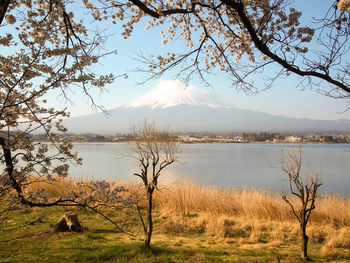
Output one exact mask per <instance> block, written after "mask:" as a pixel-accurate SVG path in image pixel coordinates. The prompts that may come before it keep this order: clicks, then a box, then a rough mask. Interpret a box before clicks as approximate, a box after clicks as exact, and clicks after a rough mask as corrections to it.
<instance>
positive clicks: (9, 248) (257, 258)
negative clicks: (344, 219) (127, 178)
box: [0, 207, 350, 263]
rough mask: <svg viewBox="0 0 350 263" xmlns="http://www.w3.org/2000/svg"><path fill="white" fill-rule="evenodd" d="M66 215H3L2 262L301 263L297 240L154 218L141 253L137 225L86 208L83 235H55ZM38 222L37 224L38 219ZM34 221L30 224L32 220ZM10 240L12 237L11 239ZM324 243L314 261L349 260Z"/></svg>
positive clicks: (57, 211) (27, 211)
mask: <svg viewBox="0 0 350 263" xmlns="http://www.w3.org/2000/svg"><path fill="white" fill-rule="evenodd" d="M64 212H65V210H64V209H61V208H49V209H39V208H22V207H18V208H17V209H15V210H13V211H11V212H9V213H7V214H4V215H3V216H5V217H7V220H6V223H5V224H3V225H2V226H1V230H2V231H1V232H0V262H35V263H37V262H43V263H45V262H50V263H51V262H123V263H124V262H127V263H132V262H135V263H136V262H137V263H139V262H147V263H148V262H243V263H244V262H259V263H263V262H269V263H270V262H302V261H301V260H300V256H299V244H298V240H292V241H289V242H288V243H287V244H284V245H283V246H281V247H279V248H268V247H266V246H263V245H264V244H265V243H266V242H268V241H271V240H268V237H265V236H264V237H263V240H262V241H261V243H259V244H262V245H261V246H259V244H257V245H258V246H256V244H248V245H246V246H243V245H240V243H239V241H238V238H236V237H233V238H229V239H225V240H224V239H223V240H218V239H217V238H215V237H212V236H209V235H207V234H206V233H205V231H204V232H202V231H199V232H198V233H194V232H193V233H189V234H186V235H185V234H181V233H177V232H176V231H175V232H171V231H164V229H166V227H164V226H162V224H163V223H165V222H166V220H164V219H161V218H160V217H159V216H158V218H156V220H155V221H156V222H157V223H156V224H155V233H154V236H153V239H152V248H151V249H150V250H149V251H144V250H143V249H142V239H143V236H142V232H141V227H140V224H139V222H137V221H135V222H133V231H134V232H135V234H136V236H135V237H131V236H128V235H126V234H123V233H119V232H117V231H115V230H114V228H113V226H112V225H111V224H110V223H108V222H107V221H105V220H103V219H102V218H101V217H99V216H98V215H96V214H94V213H92V212H90V211H87V210H76V212H77V213H78V215H79V220H80V221H81V224H82V225H83V227H85V228H86V230H85V231H84V232H83V233H52V232H51V231H50V229H51V227H50V226H52V225H53V224H54V223H55V222H57V221H58V219H59V218H60V217H61V215H62V214H63V213H64ZM39 217H40V218H41V220H40V221H35V220H36V219H38V218H39ZM31 221H35V223H33V224H30V225H27V223H28V222H31ZM10 239H13V240H11V241H9V240H10ZM320 249H321V244H313V243H311V244H310V249H309V254H310V257H311V259H312V260H313V262H337V261H342V262H346V261H350V252H349V251H346V250H344V254H343V255H342V257H341V258H335V257H322V256H321V254H320Z"/></svg>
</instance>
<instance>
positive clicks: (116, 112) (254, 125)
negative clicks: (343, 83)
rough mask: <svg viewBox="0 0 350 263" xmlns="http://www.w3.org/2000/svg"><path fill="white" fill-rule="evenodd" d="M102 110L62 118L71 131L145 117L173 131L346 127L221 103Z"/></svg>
mask: <svg viewBox="0 0 350 263" xmlns="http://www.w3.org/2000/svg"><path fill="white" fill-rule="evenodd" d="M109 113H110V116H109V117H106V116H105V115H104V114H103V113H98V114H93V115H86V116H80V117H75V118H70V119H68V120H65V121H64V124H65V125H66V126H67V128H68V129H69V131H70V132H73V133H83V132H91V133H99V134H111V133H117V132H118V133H127V132H129V131H130V128H131V127H132V126H133V125H138V124H141V123H142V122H143V121H144V120H145V119H147V120H148V121H152V122H153V121H154V122H155V123H156V124H157V125H158V126H161V127H164V126H168V127H169V128H170V130H171V131H174V132H201V131H210V132H230V131H237V132H240V131H251V132H257V131H281V132H313V131H314V132H332V131H338V132H340V131H344V132H349V131H350V121H348V120H336V121H332V120H315V119H307V118H287V117H284V116H276V115H270V114H267V113H263V112H258V111H252V110H244V109H238V108H234V107H224V106H215V107H214V106H207V105H192V104H177V105H174V106H171V107H166V108H157V107H156V108H152V107H151V106H139V107H130V106H123V107H118V108H115V109H113V110H111V111H109Z"/></svg>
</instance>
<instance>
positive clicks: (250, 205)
mask: <svg viewBox="0 0 350 263" xmlns="http://www.w3.org/2000/svg"><path fill="white" fill-rule="evenodd" d="M122 185H123V186H124V187H127V188H128V189H129V190H130V193H131V194H132V195H133V196H134V197H135V198H137V199H138V200H139V202H140V203H141V205H142V204H145V203H146V202H145V201H146V200H145V199H144V195H143V187H142V186H138V185H136V184H133V183H125V182H123V183H122ZM75 187H76V186H75V180H73V179H63V180H62V179H61V180H58V181H57V183H55V184H46V183H35V184H33V185H31V188H32V189H35V188H45V189H46V190H47V191H48V192H49V193H50V195H51V196H53V197H65V196H66V195H68V193H69V192H70V191H71V190H73V189H75ZM296 201H297V200H294V202H296ZM154 209H155V211H156V212H157V215H158V216H159V218H161V223H157V224H158V228H157V229H158V231H160V232H163V233H167V234H170V235H174V236H178V235H186V234H200V233H206V234H207V235H209V236H211V237H213V238H216V239H217V240H221V241H222V243H231V242H237V243H238V244H239V245H240V246H241V247H251V246H255V245H258V246H260V247H264V248H276V247H281V246H283V245H284V244H287V243H288V242H289V241H291V240H295V239H296V238H298V235H299V225H298V223H297V221H296V219H295V217H294V215H293V214H292V212H291V210H290V207H289V206H288V205H287V204H286V203H285V201H284V200H283V199H282V198H281V193H279V192H273V191H261V190H257V189H254V188H245V189H243V190H239V189H236V188H220V187H216V186H201V185H198V184H195V183H193V182H188V181H183V182H179V183H175V184H172V185H167V186H166V187H163V188H162V189H161V190H160V191H156V192H155V194H154ZM307 232H308V235H309V237H310V242H312V243H317V244H321V245H322V249H321V254H322V255H323V256H336V257H337V256H341V255H342V253H343V251H344V249H346V250H347V249H350V203H349V200H348V199H347V198H346V197H345V196H342V195H339V194H323V195H321V196H320V197H319V198H318V199H317V202H316V209H315V210H314V211H313V213H312V215H311V219H310V223H309V225H308V230H307ZM218 242H219V241H218Z"/></svg>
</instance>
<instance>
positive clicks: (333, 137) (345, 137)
mask: <svg viewBox="0 0 350 263" xmlns="http://www.w3.org/2000/svg"><path fill="white" fill-rule="evenodd" d="M173 135H174V136H175V137H176V140H177V142H179V143H184V144H191V143H282V144H283V143H285V144H348V143H350V133H346V132H344V133H340V132H338V133H336V132H335V133H322V132H319V133H305V134H297V133H286V134H284V133H279V132H276V133H270V132H259V133H247V132H243V133H209V132H202V133H173ZM64 136H65V137H66V138H67V139H69V140H70V141H72V142H106V143H107V142H130V141H132V138H133V137H132V135H131V134H116V135H101V134H93V133H84V134H70V133H68V134H65V135H64ZM33 137H34V139H35V140H38V141H44V142H45V141H49V140H48V138H47V135H45V134H36V135H33Z"/></svg>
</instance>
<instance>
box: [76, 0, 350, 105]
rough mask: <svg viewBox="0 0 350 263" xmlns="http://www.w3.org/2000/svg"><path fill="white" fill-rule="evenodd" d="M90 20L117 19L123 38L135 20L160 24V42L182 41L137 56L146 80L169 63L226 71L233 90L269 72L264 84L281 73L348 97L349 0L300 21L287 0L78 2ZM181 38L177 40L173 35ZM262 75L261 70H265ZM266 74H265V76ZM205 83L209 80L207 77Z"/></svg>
mask: <svg viewBox="0 0 350 263" xmlns="http://www.w3.org/2000/svg"><path fill="white" fill-rule="evenodd" d="M83 3H84V4H85V6H86V7H87V8H88V9H90V10H91V13H92V15H93V17H94V18H95V19H96V20H102V19H108V18H110V19H112V21H113V23H119V21H122V23H123V28H124V32H123V33H122V35H123V36H124V37H125V38H128V37H129V36H130V35H131V34H132V33H133V30H134V27H135V25H136V24H137V23H140V22H143V21H145V20H147V26H146V29H149V28H151V27H159V28H160V29H161V31H160V33H161V37H162V43H163V44H167V43H168V42H170V41H184V42H185V45H186V49H184V52H182V53H174V52H168V53H167V54H153V55H150V56H141V60H142V61H143V62H144V63H146V64H147V66H148V69H147V70H145V71H146V72H147V73H148V74H149V77H150V78H153V77H159V76H160V75H162V74H163V73H164V72H166V71H169V70H170V69H173V68H176V69H177V70H176V72H177V73H176V77H182V78H183V79H184V80H185V81H188V80H189V79H190V78H191V77H192V76H194V75H195V74H197V75H199V76H200V77H201V78H202V80H204V81H206V82H207V81H208V78H207V73H210V72H211V71H212V70H215V69H217V70H220V71H222V72H223V73H225V74H228V76H229V78H230V79H231V80H232V83H233V85H234V86H235V87H237V88H238V89H242V90H244V91H245V92H248V93H255V92H257V91H259V90H258V89H257V84H256V83H254V77H255V76H256V75H257V74H258V76H262V75H263V74H261V73H264V72H266V73H267V72H268V73H267V74H268V76H267V81H265V86H264V87H263V88H268V87H270V86H271V85H273V83H274V81H275V80H276V79H278V78H280V77H288V76H289V75H291V74H292V75H295V76H298V77H300V79H299V81H300V82H299V83H296V85H300V86H302V87H311V88H313V87H316V88H318V87H319V86H320V85H322V87H323V89H322V92H323V93H324V94H325V95H327V96H332V97H337V98H339V97H340V98H344V97H345V98H348V97H349V94H350V86H349V80H350V79H349V63H348V61H347V60H346V59H345V57H346V56H348V55H349V43H348V39H349V33H350V30H349V28H350V27H349V25H350V24H349V13H348V12H347V11H349V1H348V0H342V1H334V2H333V3H330V4H332V5H331V6H330V8H329V10H328V12H327V13H326V14H324V17H321V18H319V19H313V20H311V21H308V22H305V21H304V20H302V12H301V11H298V10H296V8H295V7H294V5H293V3H294V1H291V0H269V1H260V0H213V1H212V0H210V1H209V0H197V1H193V0H168V1H163V0H144V1H142V0H129V1H117V0H112V1H98V2H90V1H87V0H83ZM181 38H182V40H180V39H181ZM267 74H266V75H267ZM264 80H266V79H264ZM208 84H209V83H208Z"/></svg>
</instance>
